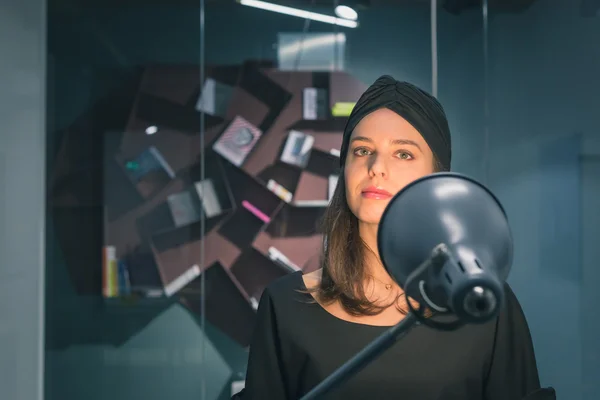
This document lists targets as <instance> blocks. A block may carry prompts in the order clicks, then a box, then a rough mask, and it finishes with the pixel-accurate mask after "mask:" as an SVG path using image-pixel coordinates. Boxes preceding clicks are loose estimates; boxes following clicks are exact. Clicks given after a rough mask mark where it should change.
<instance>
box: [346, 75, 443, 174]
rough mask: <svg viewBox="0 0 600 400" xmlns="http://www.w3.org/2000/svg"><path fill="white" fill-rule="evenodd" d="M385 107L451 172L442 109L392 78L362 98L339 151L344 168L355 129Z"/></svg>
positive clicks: (382, 79) (386, 77) (378, 82)
mask: <svg viewBox="0 0 600 400" xmlns="http://www.w3.org/2000/svg"><path fill="white" fill-rule="evenodd" d="M384 107H385V108H389V109H390V110H392V111H394V112H395V113H397V114H398V115H400V116H401V117H402V118H404V119H405V120H407V121H408V122H409V123H410V124H411V125H412V126H413V127H414V128H415V129H416V130H417V131H419V133H420V134H421V136H423V138H424V139H425V141H426V142H427V144H428V145H429V148H430V149H431V150H432V152H433V154H434V155H435V156H436V158H437V159H438V161H439V162H440V164H441V165H442V167H443V169H444V170H446V171H449V170H450V163H451V159H452V146H451V140H450V128H449V127H448V120H447V119H446V114H445V113H444V109H443V108H442V105H441V104H440V103H439V101H437V99H436V98H435V97H433V96H431V95H430V94H429V93H427V92H425V91H424V90H421V89H419V88H418V87H416V86H414V85H412V84H410V83H407V82H400V81H397V80H395V79H394V78H392V77H391V76H389V75H384V76H382V77H380V78H379V79H377V80H376V81H375V83H373V84H372V85H371V86H370V87H369V88H368V89H367V90H366V92H364V93H363V94H362V96H360V99H358V102H357V103H356V105H355V106H354V109H353V110H352V113H351V114H350V117H348V122H347V123H346V128H345V129H344V137H343V141H342V148H341V150H340V165H341V166H343V165H344V162H345V160H346V153H347V152H348V144H349V143H350V136H351V135H352V131H353V130H354V128H356V125H358V123H359V122H360V121H361V120H362V119H363V118H364V117H366V116H367V115H368V114H370V113H372V112H373V111H375V110H378V109H380V108H384Z"/></svg>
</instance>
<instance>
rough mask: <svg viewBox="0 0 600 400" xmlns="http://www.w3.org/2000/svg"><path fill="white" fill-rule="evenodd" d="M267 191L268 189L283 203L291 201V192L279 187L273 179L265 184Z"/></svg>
mask: <svg viewBox="0 0 600 400" xmlns="http://www.w3.org/2000/svg"><path fill="white" fill-rule="evenodd" d="M267 189H269V190H270V191H271V192H273V193H275V194H276V195H277V197H279V198H280V199H281V200H283V201H285V202H286V203H289V202H290V201H292V196H293V195H292V192H290V191H289V190H287V189H286V188H284V187H283V186H282V185H280V184H279V183H277V182H276V181H275V180H273V179H269V182H267Z"/></svg>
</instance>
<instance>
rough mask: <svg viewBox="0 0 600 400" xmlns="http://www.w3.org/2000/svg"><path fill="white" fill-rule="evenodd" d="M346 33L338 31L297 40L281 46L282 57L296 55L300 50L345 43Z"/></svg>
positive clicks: (280, 53)
mask: <svg viewBox="0 0 600 400" xmlns="http://www.w3.org/2000/svg"><path fill="white" fill-rule="evenodd" d="M345 41H346V35H344V34H343V33H338V34H335V35H327V36H318V37H314V38H308V39H304V40H302V41H299V40H298V41H295V42H293V43H290V44H287V45H285V46H282V47H280V48H279V51H278V53H279V56H280V57H295V56H296V55H297V54H298V53H299V52H301V51H306V50H312V49H316V48H319V47H325V46H332V45H334V44H336V43H344V42H345Z"/></svg>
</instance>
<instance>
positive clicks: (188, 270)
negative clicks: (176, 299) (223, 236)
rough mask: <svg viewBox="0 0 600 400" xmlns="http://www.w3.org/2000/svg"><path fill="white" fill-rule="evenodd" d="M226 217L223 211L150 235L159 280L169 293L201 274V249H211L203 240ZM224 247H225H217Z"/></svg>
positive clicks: (169, 294)
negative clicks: (219, 213)
mask: <svg viewBox="0 0 600 400" xmlns="http://www.w3.org/2000/svg"><path fill="white" fill-rule="evenodd" d="M228 217H229V214H228V213H223V214H221V215H219V216H217V217H213V218H208V219H206V220H205V221H204V226H202V222H201V221H198V222H195V223H193V224H190V225H186V226H181V227H177V228H175V229H171V230H168V231H164V232H160V233H157V234H154V235H153V236H152V242H151V246H152V252H153V254H154V256H155V259H156V265H157V269H158V273H159V275H160V281H161V284H162V286H163V287H164V290H165V292H166V294H167V295H168V296H171V295H173V294H174V293H176V292H177V291H178V290H179V289H181V287H183V286H185V285H186V284H187V283H188V281H189V280H190V279H194V278H195V277H196V276H197V275H198V274H200V273H201V271H202V268H203V267H204V266H203V265H202V258H203V255H204V256H206V254H203V251H204V252H206V251H207V250H208V251H211V250H212V251H214V250H219V248H211V247H210V246H208V245H207V243H206V242H205V243H204V246H203V243H202V242H203V241H205V240H206V238H208V237H209V235H210V234H211V233H212V231H213V230H214V229H215V228H216V227H217V226H219V225H220V224H221V223H222V222H223V221H225V220H226V219H227V218H228ZM220 250H226V249H220Z"/></svg>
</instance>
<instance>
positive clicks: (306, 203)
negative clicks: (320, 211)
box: [292, 200, 329, 207]
mask: <svg viewBox="0 0 600 400" xmlns="http://www.w3.org/2000/svg"><path fill="white" fill-rule="evenodd" d="M292 204H293V205H295V206H296V207H326V206H327V205H328V204H329V200H295V201H294V202H293V203H292Z"/></svg>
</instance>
